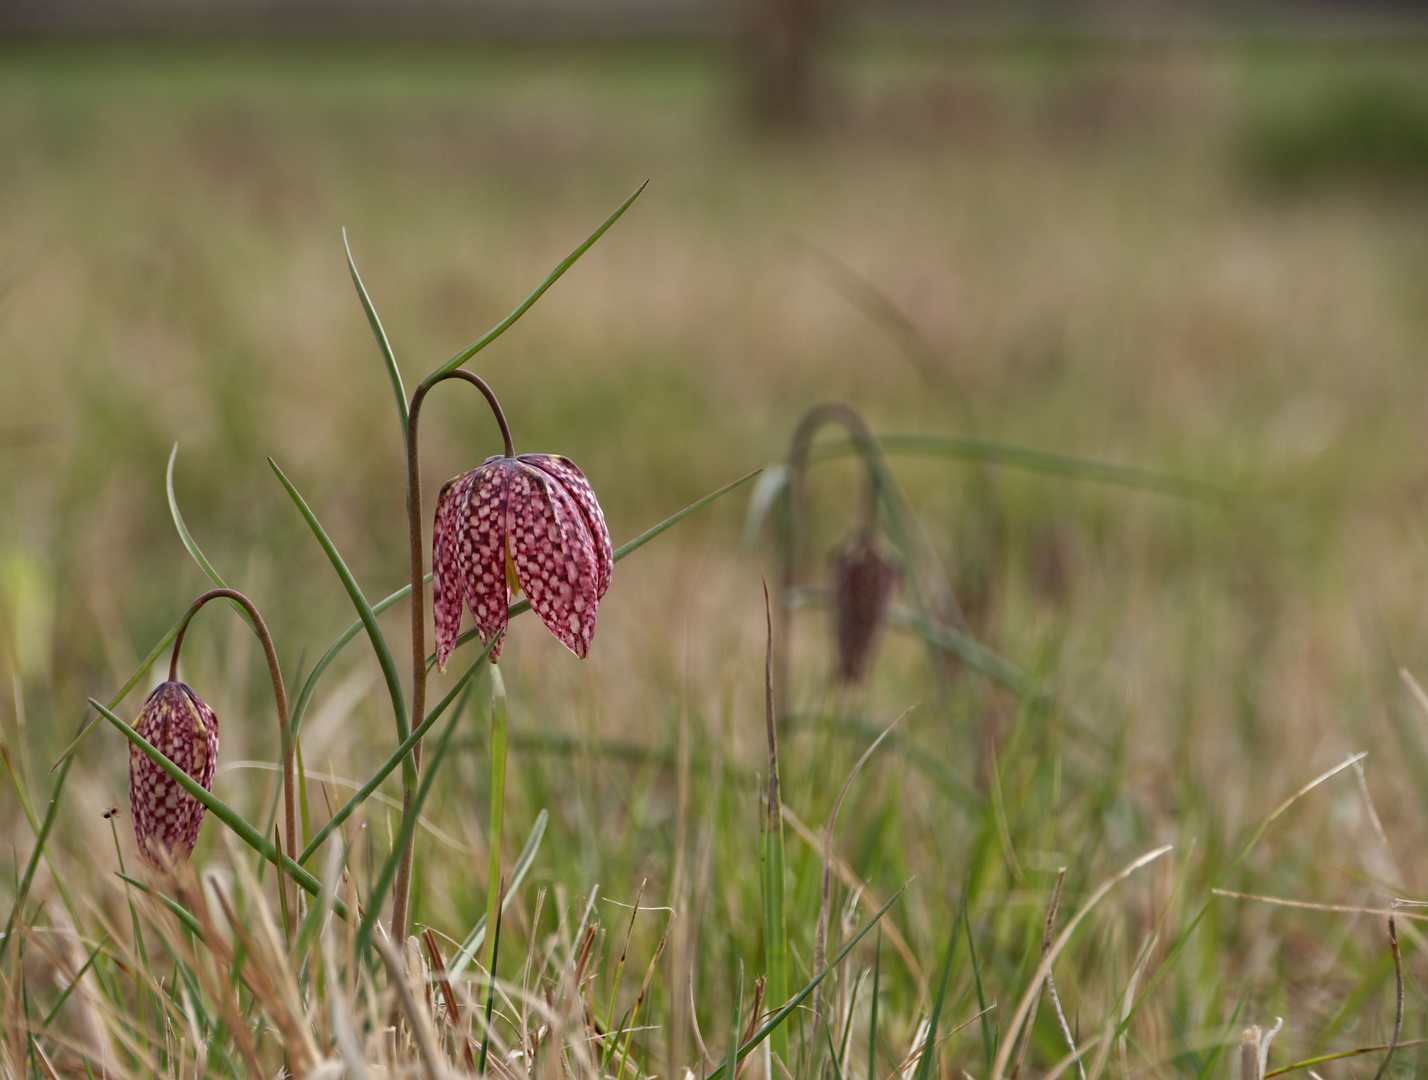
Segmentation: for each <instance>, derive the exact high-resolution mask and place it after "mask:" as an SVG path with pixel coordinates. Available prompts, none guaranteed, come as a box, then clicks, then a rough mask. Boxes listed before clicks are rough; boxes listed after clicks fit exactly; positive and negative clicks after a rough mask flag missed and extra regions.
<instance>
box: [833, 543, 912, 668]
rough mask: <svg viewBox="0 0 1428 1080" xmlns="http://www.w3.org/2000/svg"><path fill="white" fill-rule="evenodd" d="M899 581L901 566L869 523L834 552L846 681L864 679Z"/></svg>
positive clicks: (840, 656) (841, 660) (835, 605)
mask: <svg viewBox="0 0 1428 1080" xmlns="http://www.w3.org/2000/svg"><path fill="white" fill-rule="evenodd" d="M896 583H897V568H896V567H895V566H894V565H893V564H892V561H891V560H890V559H889V558H888V557H887V556H886V555H884V554H883V552H882V549H881V547H880V546H879V544H878V539H877V534H876V533H875V532H874V531H873V529H871V528H869V527H866V526H865V527H863V528H860V529H858V531H857V532H855V533H854V534H853V535H852V536H851V537H849V538H848V539H847V540H846V541H845V542H844V543H843V544H842V545H841V546H840V547H839V549H838V551H837V552H836V553H835V554H834V557H833V583H832V584H833V616H834V621H835V624H836V629H837V635H838V675H839V677H840V678H841V679H842V680H843V681H844V682H848V683H856V682H862V680H863V676H864V674H866V672H867V670H868V661H869V660H870V659H872V655H873V647H874V646H875V645H876V644H877V639H878V634H879V632H880V631H881V630H882V627H883V622H884V620H885V619H886V617H887V607H888V601H889V600H890V599H891V598H892V591H893V586H894V585H895V584H896Z"/></svg>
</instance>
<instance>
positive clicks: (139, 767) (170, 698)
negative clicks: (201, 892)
mask: <svg viewBox="0 0 1428 1080" xmlns="http://www.w3.org/2000/svg"><path fill="white" fill-rule="evenodd" d="M134 728H135V730H136V731H138V733H139V734H140V735H142V736H143V737H144V738H145V739H147V740H148V741H149V742H150V743H152V744H153V745H154V746H155V747H156V748H157V749H158V750H159V751H160V752H161V753H162V754H163V755H164V756H165V757H166V758H168V759H169V760H170V761H172V762H173V763H174V764H175V765H177V766H178V767H179V768H180V769H182V770H183V771H184V772H185V773H187V774H188V775H189V776H191V777H192V778H193V779H194V780H195V781H197V782H198V784H199V785H200V786H202V787H203V789H204V790H205V791H212V790H213V773H214V770H215V768H216V767H217V765H218V717H217V716H215V715H214V712H213V710H212V709H211V708H209V707H208V705H207V703H206V702H205V701H204V700H203V699H202V698H201V697H199V696H198V695H197V694H195V693H194V692H193V689H192V688H191V687H189V686H188V685H186V684H185V683H181V682H166V683H161V684H160V685H159V687H158V689H156V690H155V691H154V692H153V693H152V694H150V695H149V698H148V700H147V701H145V702H144V707H143V708H142V709H141V710H140V711H139V718H138V720H136V721H135V723H134ZM129 808H130V812H131V813H132V814H133V818H134V837H135V839H136V840H137V841H138V843H139V851H140V853H141V854H142V855H143V856H144V858H145V859H146V860H147V861H148V862H149V863H150V864H151V865H153V866H156V867H162V866H163V865H164V864H165V863H166V862H167V861H170V860H179V859H187V858H188V857H189V856H190V855H192V854H193V848H194V845H195V844H196V843H198V830H199V827H200V826H201V825H202V824H203V815H204V807H203V804H202V803H200V802H199V801H198V800H197V799H195V798H194V797H193V796H192V795H190V794H189V793H188V792H187V791H185V790H184V789H183V788H182V787H180V786H179V783H178V781H177V780H175V779H174V778H173V777H171V776H169V774H168V773H166V772H165V771H164V770H163V769H162V768H161V767H160V766H159V764H158V763H157V762H156V761H154V760H153V759H152V758H151V757H149V756H148V755H147V754H145V753H144V752H143V751H142V750H140V749H139V748H138V747H137V746H133V745H131V746H130V747H129Z"/></svg>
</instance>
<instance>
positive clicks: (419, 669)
mask: <svg viewBox="0 0 1428 1080" xmlns="http://www.w3.org/2000/svg"><path fill="white" fill-rule="evenodd" d="M446 379H464V380H465V381H466V382H469V383H470V384H471V385H472V386H474V387H476V389H478V390H480V391H481V393H482V395H483V396H484V397H485V398H486V402H487V404H489V405H490V406H491V411H492V413H494V414H495V417H496V423H497V424H498V425H499V426H500V428H501V438H502V439H503V440H504V441H505V444H506V457H515V456H516V448H515V445H514V444H513V443H512V441H511V428H510V425H508V424H507V423H506V414H505V413H504V412H502V411H501V403H500V402H499V401H497V400H496V394H495V392H494V391H492V389H491V388H490V387H489V386H487V385H486V381H485V380H484V379H482V378H481V377H480V376H479V375H473V374H472V373H471V372H469V371H467V370H465V369H464V368H456V369H455V370H453V371H448V372H444V373H443V372H438V374H436V375H434V376H432V377H430V378H427V379H423V380H422V382H421V383H420V384H419V385H418V386H417V388H416V391H415V392H414V393H413V394H412V403H411V408H410V409H408V410H407V528H408V535H409V537H410V541H411V571H412V586H411V587H412V709H411V715H412V717H413V718H416V717H420V716H423V715H425V712H426V670H427V669H426V595H425V593H424V592H423V591H422V580H423V578H424V577H425V569H426V563H425V556H424V552H425V548H424V547H423V546H422V518H421V454H420V450H419V448H418V447H419V444H418V442H417V429H418V426H419V421H420V419H421V406H422V402H423V401H425V400H426V395H427V393H428V391H430V390H431V388H432V387H433V386H435V385H436V384H437V383H439V382H443V381H445V380H446ZM412 760H413V763H414V764H415V766H416V769H415V772H416V773H419V772H420V771H421V743H420V742H417V743H416V744H415V745H414V746H413V747H412ZM415 795H416V782H415V780H413V781H412V782H411V783H409V784H405V785H404V787H403V791H402V820H403V821H405V820H406V819H407V817H408V816H409V815H410V814H411V812H412V800H413V798H414V797H415ZM413 836H415V834H413ZM412 851H413V845H412V842H411V841H410V840H408V841H407V843H406V846H405V848H404V849H403V851H402V861H401V863H400V864H399V865H398V867H397V880H396V883H395V885H393V887H392V936H393V937H394V938H395V939H396V940H397V941H404V940H405V939H406V926H407V896H408V894H409V893H410V891H411V879H412Z"/></svg>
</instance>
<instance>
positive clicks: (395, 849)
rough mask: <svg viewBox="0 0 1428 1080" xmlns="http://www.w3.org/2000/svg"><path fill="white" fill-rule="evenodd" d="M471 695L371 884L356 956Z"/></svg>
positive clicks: (455, 714) (450, 724) (446, 732)
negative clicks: (385, 859) (379, 871)
mask: <svg viewBox="0 0 1428 1080" xmlns="http://www.w3.org/2000/svg"><path fill="white" fill-rule="evenodd" d="M469 695H470V688H469V687H468V688H467V692H466V694H463V695H462V699H461V702H460V704H459V705H458V706H457V707H456V708H455V709H454V710H453V711H452V713H451V719H450V720H448V721H447V722H446V727H445V728H444V729H442V732H441V736H440V738H439V739H438V740H437V743H436V746H435V748H433V750H432V753H431V756H430V757H429V758H428V759H427V766H426V768H425V769H423V770H422V778H421V783H420V785H418V787H417V790H416V797H415V798H414V799H413V800H412V809H411V813H410V814H406V815H404V817H403V820H402V829H401V833H400V834H399V835H398V836H397V838H396V842H395V843H394V844H393V845H392V850H391V853H390V854H389V855H388V856H387V861H386V862H385V863H383V864H382V870H381V873H379V874H378V875H377V879H376V880H375V881H374V882H373V883H372V888H371V890H370V892H369V893H368V896H369V902H368V905H367V914H366V915H365V916H364V917H363V919H362V922H361V924H360V925H359V926H358V927H357V952H358V954H359V955H360V954H362V953H365V952H366V951H367V946H368V945H369V944H370V942H371V938H372V929H373V927H374V926H375V925H376V922H377V916H378V914H379V913H380V912H381V910H382V903H381V898H382V897H383V896H385V895H386V894H387V890H388V889H390V888H391V887H392V879H393V878H395V877H396V876H397V863H398V862H400V861H401V857H402V852H403V851H404V850H406V846H407V845H408V844H409V843H411V839H412V836H413V835H414V834H415V832H416V826H417V818H418V817H420V816H421V808H422V806H423V805H424V804H425V803H426V797H427V795H428V794H429V793H430V791H431V785H432V782H433V781H434V780H435V779H436V774H437V771H438V769H440V767H441V759H442V758H443V757H445V756H446V748H447V746H448V745H449V744H450V742H451V733H452V732H453V731H455V730H456V725H457V723H458V722H459V721H460V719H461V713H462V712H463V711H464V709H465V706H466V701H467V698H468V697H469Z"/></svg>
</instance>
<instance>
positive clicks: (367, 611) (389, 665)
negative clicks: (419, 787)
mask: <svg viewBox="0 0 1428 1080" xmlns="http://www.w3.org/2000/svg"><path fill="white" fill-rule="evenodd" d="M268 464H269V465H270V466H272V469H273V472H274V473H276V474H277V477H278V480H279V481H280V482H281V483H282V485H283V487H284V488H285V489H287V493H288V494H289V495H290V496H292V500H293V502H294V503H295V504H296V505H297V508H298V510H299V511H300V512H301V513H302V516H303V519H304V520H305V521H306V522H307V525H308V528H310V529H311V530H312V534H313V535H314V536H315V537H317V542H318V543H319V544H321V545H322V550H323V551H324V552H326V553H327V558H328V561H329V562H331V563H332V568H333V569H334V570H336V571H337V576H338V577H339V578H341V579H342V585H343V587H344V588H345V589H346V590H347V595H348V596H349V597H351V599H352V606H353V607H355V608H356V609H357V616H358V618H359V619H361V620H362V626H363V627H364V628H365V629H366V631H367V637H368V638H369V639H370V640H371V642H372V651H373V652H374V653H376V654H377V663H378V664H379V665H380V666H381V668H382V677H383V678H384V679H385V680H386V683H387V694H388V696H389V697H390V698H391V699H392V713H393V716H394V717H395V718H396V722H397V741H398V742H402V741H403V740H405V739H406V737H407V736H408V735H410V734H411V726H410V724H409V722H408V719H407V703H406V699H405V698H404V697H403V695H402V681H401V679H400V678H399V677H398V675H397V664H396V661H395V660H393V659H392V650H391V649H390V648H388V647H387V639H386V637H385V636H384V635H383V634H382V628H381V626H380V625H378V623H377V616H376V615H375V614H374V613H373V611H372V605H371V604H369V603H368V602H367V597H366V596H364V595H363V594H362V589H361V586H359V585H358V584H357V579H356V578H354V577H353V576H352V571H351V570H349V569H347V564H346V563H345V562H344V561H343V560H342V556H341V555H339V554H338V553H337V548H336V547H335V546H334V545H333V543H332V541H331V540H330V539H329V538H328V535H327V533H326V532H325V531H324V530H323V528H322V526H321V525H320V524H319V523H318V520H317V516H316V515H315V514H313V512H312V510H311V509H310V508H309V507H308V505H307V502H306V501H305V500H304V499H303V497H302V496H301V495H299V494H298V489H297V488H295V487H293V485H292V481H290V480H289V479H288V478H287V476H286V475H285V474H284V473H283V470H282V469H280V468H278V463H277V462H276V461H274V460H273V459H272V458H269V459H268ZM402 770H403V773H402V775H403V780H404V781H406V782H407V783H406V786H407V787H408V788H410V787H415V786H416V761H415V760H414V759H413V758H412V757H411V755H410V754H408V755H407V757H406V758H404V759H403V764H402Z"/></svg>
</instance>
